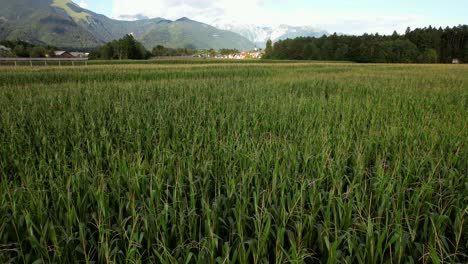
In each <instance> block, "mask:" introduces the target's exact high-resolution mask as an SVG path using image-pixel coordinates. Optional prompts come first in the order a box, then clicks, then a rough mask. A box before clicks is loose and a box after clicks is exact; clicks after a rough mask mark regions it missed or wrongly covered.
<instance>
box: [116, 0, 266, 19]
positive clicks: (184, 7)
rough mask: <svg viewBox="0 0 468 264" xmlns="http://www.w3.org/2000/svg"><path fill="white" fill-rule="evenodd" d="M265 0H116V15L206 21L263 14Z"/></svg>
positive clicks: (252, 16)
mask: <svg viewBox="0 0 468 264" xmlns="http://www.w3.org/2000/svg"><path fill="white" fill-rule="evenodd" d="M261 6H262V0H236V1H232V0H217V1H213V0H133V1H128V0H113V10H112V11H113V17H121V16H125V15H135V14H142V15H146V16H149V17H163V18H167V19H177V18H180V17H189V18H191V19H194V20H199V21H202V22H206V23H211V22H212V21H214V20H215V19H217V18H230V19H238V18H248V20H255V19H252V18H256V17H258V16H260V17H262V16H263V15H262V14H263V11H262V10H261Z"/></svg>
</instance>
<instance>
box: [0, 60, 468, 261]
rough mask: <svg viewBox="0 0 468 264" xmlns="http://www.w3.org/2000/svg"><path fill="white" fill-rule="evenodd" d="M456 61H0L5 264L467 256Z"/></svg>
mask: <svg viewBox="0 0 468 264" xmlns="http://www.w3.org/2000/svg"><path fill="white" fill-rule="evenodd" d="M467 110H468V66H466V65H456V66H452V65H437V66H429V65H359V64H321V63H315V64H313V63H282V64H270V63H262V64H256V63H249V64H239V63H229V64H228V63H217V64H195V65H191V64H185V65H171V64H167V65H151V64H149V65H136V64H132V65H93V66H88V67H63V66H62V67H60V68H59V67H1V68H0V263H9V262H13V263H23V262H24V263H33V262H34V263H74V262H81V263H444V262H449V263H467V262H468V256H467V255H468V175H467V174H468V163H467V162H468V149H467V141H468V127H467V125H468V115H467V113H468V112H467Z"/></svg>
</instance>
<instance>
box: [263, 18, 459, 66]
mask: <svg viewBox="0 0 468 264" xmlns="http://www.w3.org/2000/svg"><path fill="white" fill-rule="evenodd" d="M265 51H266V54H265V56H264V58H265V59H292V60H335V61H355V62H375V63H451V62H452V61H453V60H454V59H458V60H460V61H461V62H468V26H467V25H460V26H457V27H453V28H449V27H447V28H445V29H442V28H433V27H431V26H429V27H427V28H420V29H415V30H411V29H410V28H408V29H407V30H406V33H405V34H404V35H400V34H398V33H397V32H394V33H393V34H392V35H388V36H383V35H379V34H364V35H362V36H347V35H337V34H333V35H330V36H323V37H320V38H313V37H307V38H305V37H301V38H296V39H287V40H283V41H279V42H276V43H275V44H274V46H273V45H272V43H271V41H269V42H268V43H267V48H266V50H265Z"/></svg>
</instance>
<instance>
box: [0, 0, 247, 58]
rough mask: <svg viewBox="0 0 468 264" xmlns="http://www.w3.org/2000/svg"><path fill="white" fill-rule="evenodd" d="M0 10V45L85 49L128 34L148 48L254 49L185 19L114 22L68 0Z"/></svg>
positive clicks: (1, 2) (31, 0) (27, 2)
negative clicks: (10, 42)
mask: <svg viewBox="0 0 468 264" xmlns="http://www.w3.org/2000/svg"><path fill="white" fill-rule="evenodd" d="M0 6H1V8H0V40H23V41H28V42H31V43H33V44H47V45H51V46H56V47H62V48H79V49H90V48H95V47H97V46H100V45H102V44H104V43H105V42H109V41H111V40H115V39H119V38H121V37H123V36H124V35H126V34H130V33H131V34H133V35H134V36H135V38H136V39H137V40H139V41H142V42H143V43H144V45H145V46H146V47H147V48H149V49H151V48H153V47H154V46H156V45H161V44H162V45H164V46H166V47H170V48H185V47H193V48H197V49H209V48H214V49H220V48H236V49H239V50H248V49H251V48H253V47H254V44H253V43H252V42H250V41H249V40H247V39H246V38H244V37H242V36H240V35H238V34H236V33H232V32H229V31H223V30H219V29H216V28H214V27H212V26H210V25H207V24H203V23H200V22H196V21H193V20H190V19H187V18H184V19H179V20H177V21H170V20H166V19H163V18H154V19H144V20H138V21H120V20H115V19H111V18H108V17H106V16H104V15H101V14H97V13H94V12H91V11H89V10H86V9H83V8H81V7H79V6H78V5H76V4H75V3H73V2H72V1H70V0H15V1H11V0H0Z"/></svg>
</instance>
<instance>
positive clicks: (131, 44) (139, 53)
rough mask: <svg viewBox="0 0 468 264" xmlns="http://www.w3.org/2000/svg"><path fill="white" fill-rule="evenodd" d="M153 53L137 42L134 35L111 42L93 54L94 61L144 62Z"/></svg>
mask: <svg viewBox="0 0 468 264" xmlns="http://www.w3.org/2000/svg"><path fill="white" fill-rule="evenodd" d="M150 55H151V53H150V52H148V51H147V50H146V48H145V47H144V46H143V45H142V44H141V43H139V42H138V41H136V40H135V38H134V37H133V36H132V35H126V36H125V37H123V38H121V39H119V40H115V41H112V42H109V43H107V44H105V45H104V46H102V47H100V48H98V49H97V50H95V51H93V52H92V53H91V56H90V57H91V58H93V59H104V60H110V59H119V60H126V59H130V60H142V59H148V58H149V57H150Z"/></svg>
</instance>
